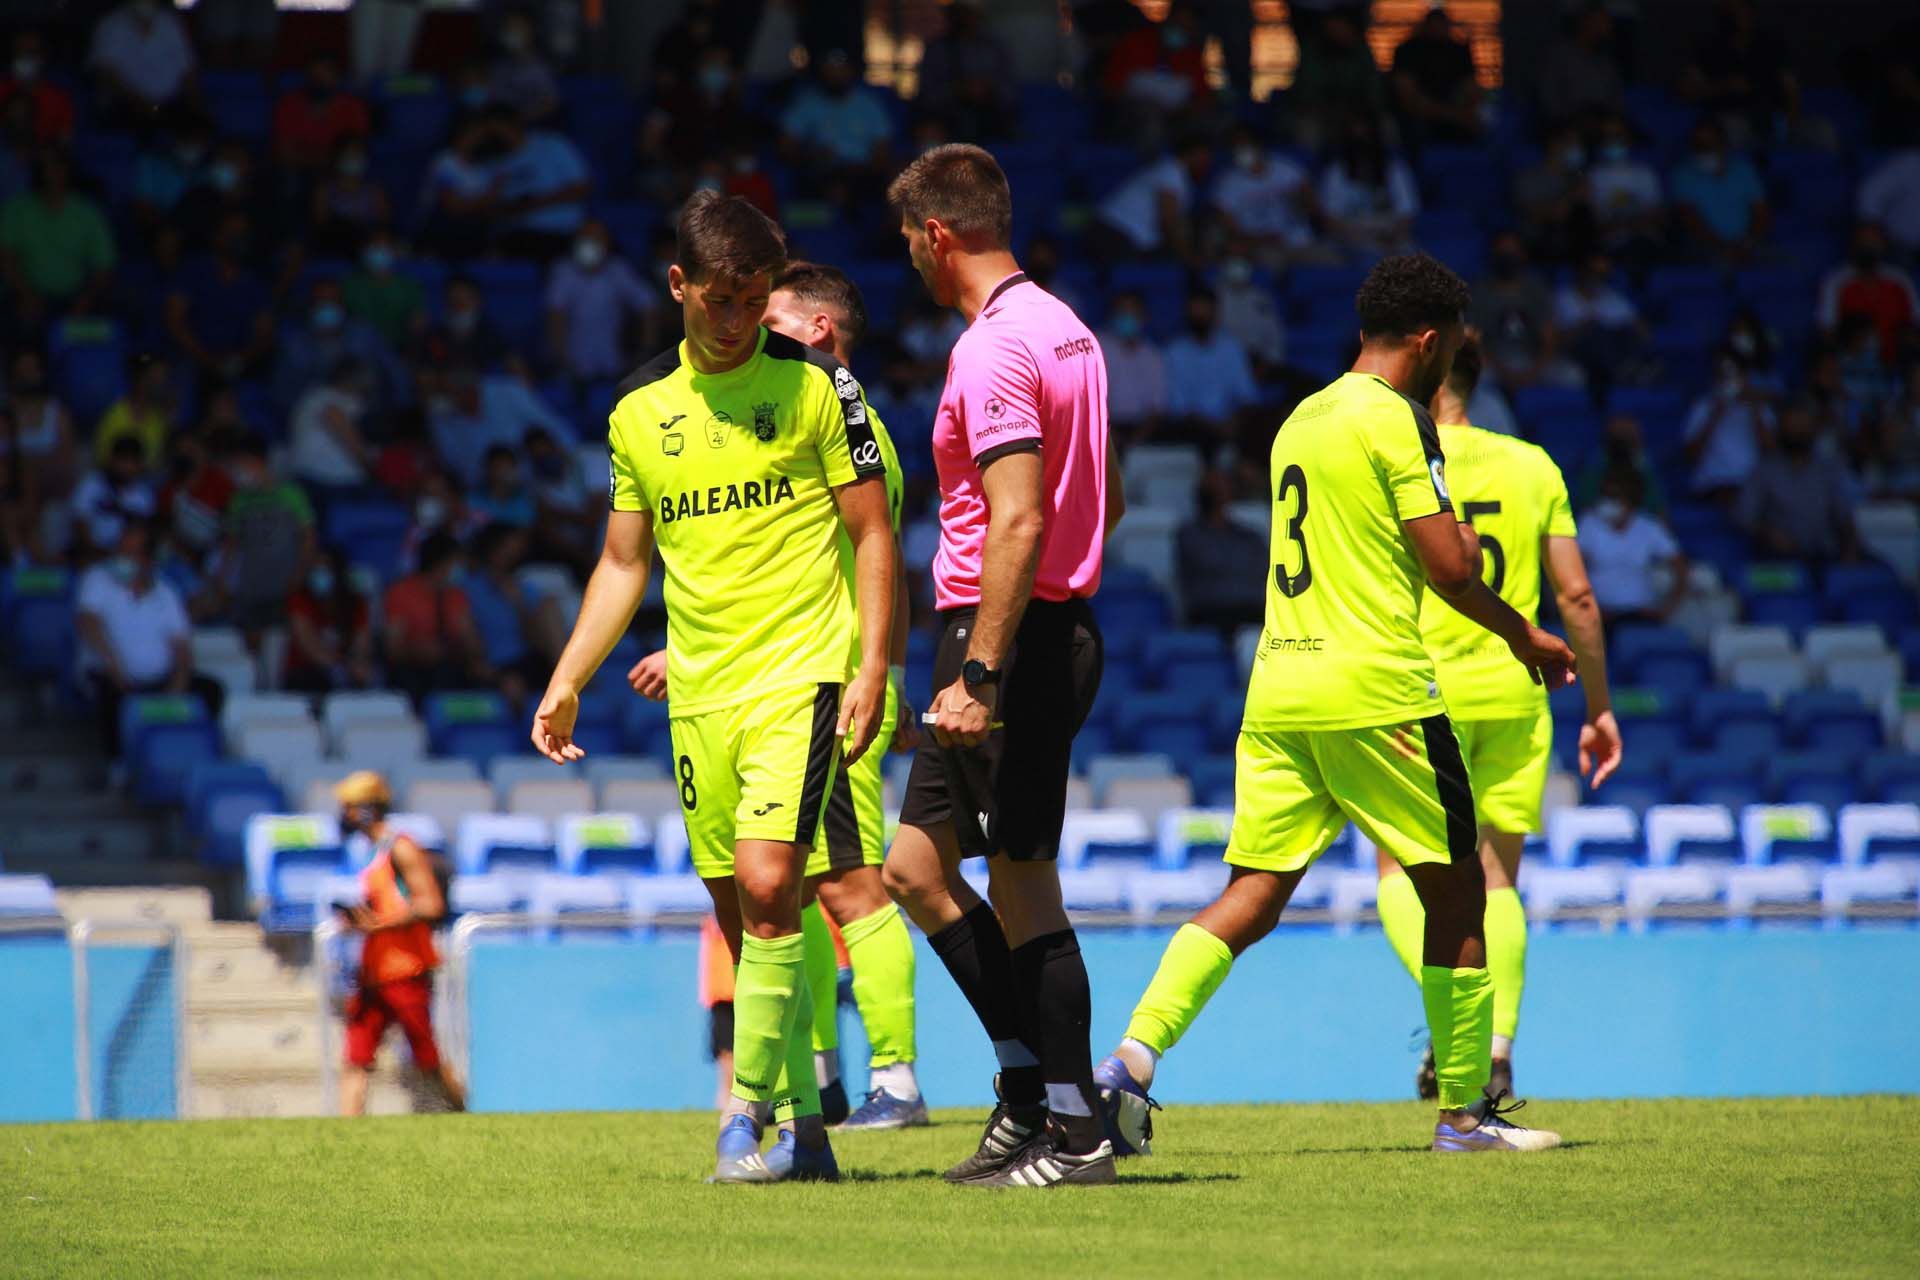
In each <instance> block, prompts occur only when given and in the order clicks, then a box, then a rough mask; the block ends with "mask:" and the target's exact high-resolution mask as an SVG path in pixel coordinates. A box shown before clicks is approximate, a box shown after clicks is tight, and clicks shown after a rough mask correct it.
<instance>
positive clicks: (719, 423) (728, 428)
mask: <svg viewBox="0 0 1920 1280" xmlns="http://www.w3.org/2000/svg"><path fill="white" fill-rule="evenodd" d="M732 434H733V419H732V418H731V417H730V416H728V414H727V411H726V410H725V409H716V410H714V413H713V416H712V417H711V418H708V419H707V443H708V444H710V445H712V446H713V447H714V448H716V449H724V448H726V447H727V438H728V437H729V436H731V435H732Z"/></svg>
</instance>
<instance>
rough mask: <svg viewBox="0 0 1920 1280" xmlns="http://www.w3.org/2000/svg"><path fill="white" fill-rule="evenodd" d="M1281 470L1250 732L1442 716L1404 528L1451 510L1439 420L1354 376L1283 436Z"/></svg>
mask: <svg viewBox="0 0 1920 1280" xmlns="http://www.w3.org/2000/svg"><path fill="white" fill-rule="evenodd" d="M1272 469H1273V474H1272V493H1273V495H1274V508H1273V562H1274V568H1273V574H1272V577H1271V578H1270V579H1269V580H1268V582H1267V618H1266V627H1265V629H1264V630H1263V631H1262V632H1261V636H1260V648H1259V651H1258V653H1257V654H1256V656H1255V659H1254V664H1253V680H1252V683H1251V684H1250V685H1249V686H1248V689H1247V710H1246V716H1245V718H1244V721H1243V724H1244V725H1245V727H1246V728H1249V729H1256V730H1283V729H1361V728H1368V727H1371V726H1374V725H1383V724H1398V723H1402V722H1405V721H1409V720H1422V719H1425V718H1426V717H1428V716H1432V715H1436V714H1438V713H1439V712H1441V711H1444V710H1445V709H1446V708H1445V704H1443V703H1442V702H1441V700H1440V691H1439V686H1438V685H1437V684H1436V683H1435V680H1434V672H1433V660H1432V659H1430V658H1429V657H1428V656H1427V651H1426V648H1425V647H1424V646H1423V645H1422V644H1421V642H1420V623H1419V619H1420V600H1421V597H1422V596H1423V595H1425V593H1426V575H1425V573H1424V571H1423V570H1422V569H1421V567H1420V563H1419V561H1418V559H1416V557H1415V556H1414V553H1413V547H1412V545H1411V544H1410V543H1409V542H1408V541H1407V536H1406V532H1405V531H1404V530H1403V529H1402V528H1401V527H1400V526H1401V524H1402V523H1403V522H1405V521H1408V520H1418V519H1420V518H1422V517H1424V516H1431V515H1437V514H1439V513H1440V512H1443V511H1444V512H1451V511H1452V510H1453V507H1452V503H1451V502H1450V501H1449V500H1448V498H1447V481H1446V459H1445V457H1444V455H1443V454H1442V453H1441V451H1440V437H1439V434H1438V433H1437V432H1436V431H1435V430H1434V426H1433V419H1432V418H1431V417H1430V416H1428V414H1427V411H1426V410H1425V409H1424V408H1422V407H1421V406H1419V405H1417V404H1415V403H1414V402H1413V401H1411V400H1409V399H1407V398H1406V397H1405V396H1403V395H1401V394H1400V393H1399V392H1398V391H1395V390H1394V389H1393V388H1392V387H1391V386H1390V385H1388V384H1387V383H1386V382H1384V381H1382V380H1381V379H1379V378H1376V377H1374V376H1373V375H1371V374H1364V373H1347V374H1343V375H1341V377H1339V378H1338V379H1336V380H1335V381H1334V382H1332V383H1330V384H1329V385H1328V386H1326V387H1325V388H1323V389H1322V390H1320V391H1317V392H1315V393H1314V394H1313V395H1311V396H1309V397H1307V399H1305V400H1303V401H1302V402H1301V403H1300V407H1299V408H1297V409H1295V410H1294V411H1293V413H1292V414H1291V415H1289V416H1288V418H1287V420H1286V421H1285V422H1284V423H1282V424H1281V426H1280V430H1279V432H1278V433H1277V434H1275V436H1274V438H1273V455H1272Z"/></svg>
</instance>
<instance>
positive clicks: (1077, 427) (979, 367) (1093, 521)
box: [933, 272, 1107, 609]
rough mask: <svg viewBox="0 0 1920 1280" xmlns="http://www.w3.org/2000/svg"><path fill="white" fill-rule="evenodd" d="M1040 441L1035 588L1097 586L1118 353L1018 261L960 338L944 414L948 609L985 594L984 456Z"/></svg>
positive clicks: (937, 582)
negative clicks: (1111, 354) (1110, 385)
mask: <svg viewBox="0 0 1920 1280" xmlns="http://www.w3.org/2000/svg"><path fill="white" fill-rule="evenodd" d="M1035 447H1038V448H1039V450H1040V457H1041V461H1042V463H1043V464H1044V466H1045V468H1046V471H1045V476H1046V478H1045V482H1044V483H1045V489H1046V495H1045V496H1046V532H1045V533H1044V534H1042V535H1041V540H1040V564H1039V567H1038V569H1037V571H1036V573H1035V575H1034V582H1033V597H1034V599H1036V600H1069V599H1073V598H1074V597H1086V596H1091V595H1092V594H1093V593H1094V592H1095V591H1096V590H1098V589H1099V587H1100V554H1101V545H1102V542H1103V534H1104V532H1105V529H1104V526H1105V522H1106V511H1107V363H1106V359H1105V357H1103V356H1102V355H1101V354H1100V344H1099V343H1098V342H1097V341H1095V340H1094V336H1093V333H1092V332H1091V331H1090V330H1089V329H1088V328H1087V326H1086V325H1084V324H1082V323H1081V322H1080V317H1079V316H1077V315H1075V314H1074V313H1073V308H1072V307H1069V306H1068V305H1067V304H1066V303H1064V302H1062V301H1060V299H1058V298H1056V297H1054V296H1053V295H1052V294H1050V293H1048V292H1047V291H1046V290H1045V289H1042V288H1041V287H1040V286H1039V285H1037V284H1034V283H1033V282H1032V281H1030V280H1028V279H1027V276H1026V273H1025V272H1016V273H1014V274H1013V275H1010V276H1008V277H1007V278H1006V279H1005V280H1002V281H1001V282H1000V283H999V284H998V285H996V286H994V290H993V292H992V293H991V294H989V295H988V297H987V304H986V306H984V307H982V308H980V314H979V315H977V316H975V317H974V318H973V323H972V324H971V325H969V326H968V327H967V331H966V332H965V333H963V334H961V335H960V340H959V341H958V342H956V343H954V345H953V354H952V355H951V356H949V357H948V358H947V385H946V387H945V389H944V390H943V391H942V392H941V393H940V408H939V411H938V412H937V413H935V415H934V419H933V463H934V469H935V471H936V472H937V473H938V474H939V477H940V549H939V551H938V552H937V553H936V554H935V555H934V558H933V584H934V602H935V604H936V605H937V606H938V607H939V608H941V609H958V608H963V607H967V606H971V605H977V604H979V603H980V553H981V550H982V548H983V547H984V546H985V545H986V539H987V496H986V492H985V491H984V490H983V489H982V488H981V484H980V471H981V468H982V466H983V465H984V464H986V463H990V462H992V461H993V460H994V459H995V458H997V457H999V456H1001V455H1002V454H1005V453H1011V452H1014V451H1016V450H1020V449H1032V448H1035Z"/></svg>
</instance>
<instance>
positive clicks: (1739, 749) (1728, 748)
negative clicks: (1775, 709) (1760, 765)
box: [1694, 711, 1786, 761]
mask: <svg viewBox="0 0 1920 1280" xmlns="http://www.w3.org/2000/svg"><path fill="white" fill-rule="evenodd" d="M1694 714H1695V716H1696V719H1695V721H1694V741H1696V742H1697V743H1698V744H1699V745H1700V746H1701V747H1702V748H1703V749H1704V750H1707V751H1712V752H1717V753H1719V754H1720V755H1723V756H1729V757H1737V758H1739V759H1743V760H1748V761H1755V760H1761V759H1764V758H1766V757H1767V756H1770V755H1774V754H1776V753H1778V752H1779V751H1780V750H1781V749H1782V748H1783V747H1784V746H1785V745H1786V734H1785V733H1784V732H1782V730H1781V728H1780V722H1779V721H1778V720H1776V719H1774V716H1773V713H1772V712H1770V711H1730V712H1728V713H1727V714H1725V715H1723V716H1720V717H1719V718H1717V719H1714V720H1709V721H1704V722H1703V721H1702V720H1700V719H1699V718H1698V717H1699V713H1698V712H1695V713H1694Z"/></svg>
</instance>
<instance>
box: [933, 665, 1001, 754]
mask: <svg viewBox="0 0 1920 1280" xmlns="http://www.w3.org/2000/svg"><path fill="white" fill-rule="evenodd" d="M980 692H981V694H984V695H985V696H986V698H987V699H988V701H985V702H983V701H981V699H980V698H979V697H977V696H975V694H974V691H973V690H972V689H969V688H968V687H967V682H966V679H965V678H964V677H962V678H959V679H956V680H955V681H954V682H953V683H952V684H950V685H948V686H947V687H946V688H944V689H942V690H941V691H940V692H939V693H936V694H935V695H934V696H933V706H932V707H931V708H929V711H930V713H931V714H932V716H933V740H934V741H935V742H937V743H939V744H940V745H941V746H943V747H977V746H979V745H980V744H981V743H983V742H985V741H986V740H987V733H988V731H989V730H990V729H991V728H992V727H993V703H994V702H995V701H998V699H999V696H1000V695H999V693H998V691H997V690H996V687H995V686H993V685H982V686H980Z"/></svg>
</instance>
